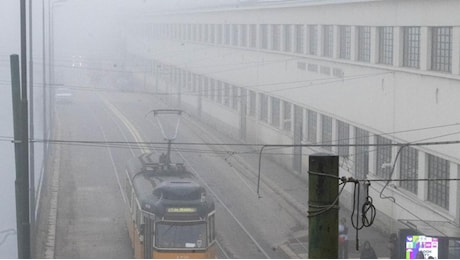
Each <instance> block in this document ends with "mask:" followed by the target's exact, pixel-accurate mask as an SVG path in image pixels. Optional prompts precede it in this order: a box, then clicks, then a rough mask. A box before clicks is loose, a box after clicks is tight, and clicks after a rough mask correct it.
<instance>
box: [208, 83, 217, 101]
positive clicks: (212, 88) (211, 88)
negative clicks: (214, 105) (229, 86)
mask: <svg viewBox="0 0 460 260" xmlns="http://www.w3.org/2000/svg"><path fill="white" fill-rule="evenodd" d="M215 84H216V81H215V80H214V79H209V99H211V100H214V98H215Z"/></svg>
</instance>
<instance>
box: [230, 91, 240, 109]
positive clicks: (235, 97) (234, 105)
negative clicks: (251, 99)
mask: <svg viewBox="0 0 460 260" xmlns="http://www.w3.org/2000/svg"><path fill="white" fill-rule="evenodd" d="M238 89H239V88H238V87H237V86H232V109H234V110H238V100H239V99H240V96H239V95H238Z"/></svg>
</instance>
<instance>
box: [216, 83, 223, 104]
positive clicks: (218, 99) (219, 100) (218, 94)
mask: <svg viewBox="0 0 460 260" xmlns="http://www.w3.org/2000/svg"><path fill="white" fill-rule="evenodd" d="M216 102H217V103H219V104H222V82H220V81H218V80H216Z"/></svg>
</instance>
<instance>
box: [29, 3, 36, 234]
mask: <svg viewBox="0 0 460 260" xmlns="http://www.w3.org/2000/svg"><path fill="white" fill-rule="evenodd" d="M32 54H33V44H32V0H29V70H30V73H29V102H30V104H29V136H30V139H32V140H33V139H34V88H33V86H34V84H33V78H34V76H33V75H34V73H33V72H34V69H33V59H32ZM34 146H35V144H34V143H33V142H30V143H29V182H30V185H29V201H30V209H31V214H30V234H31V235H30V238H31V243H32V241H33V238H34V226H35V156H34V150H35V147H34Z"/></svg>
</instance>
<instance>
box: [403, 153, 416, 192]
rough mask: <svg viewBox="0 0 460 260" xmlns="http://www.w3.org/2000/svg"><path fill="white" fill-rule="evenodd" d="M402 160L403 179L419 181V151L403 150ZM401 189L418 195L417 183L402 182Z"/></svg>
mask: <svg viewBox="0 0 460 260" xmlns="http://www.w3.org/2000/svg"><path fill="white" fill-rule="evenodd" d="M401 149H402V150H401V155H400V156H401V159H400V166H399V167H400V168H399V172H400V174H399V175H400V177H401V179H413V180H415V179H417V178H418V151H417V150H416V149H414V148H412V147H403V148H401ZM399 185H400V186H401V188H403V189H405V190H408V191H410V192H412V193H414V194H417V190H418V186H417V181H401V182H400V184H399Z"/></svg>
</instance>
